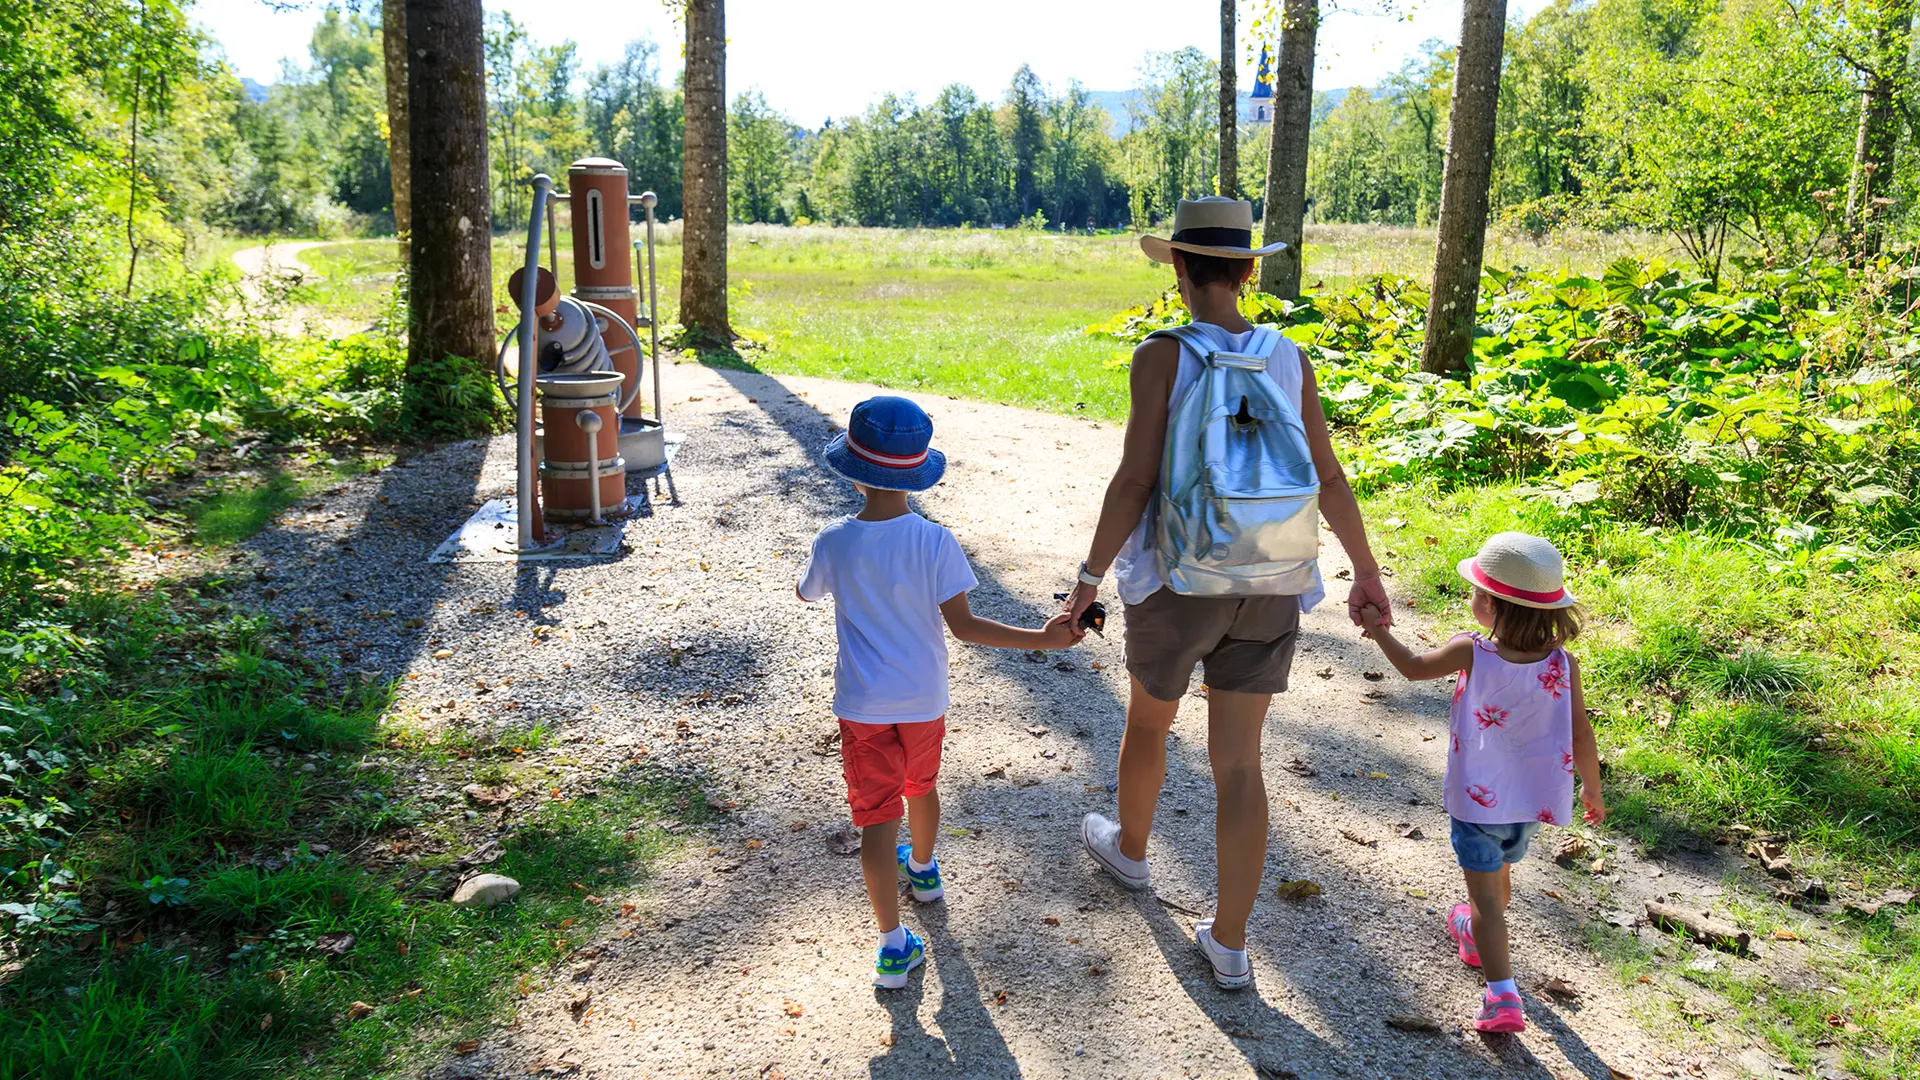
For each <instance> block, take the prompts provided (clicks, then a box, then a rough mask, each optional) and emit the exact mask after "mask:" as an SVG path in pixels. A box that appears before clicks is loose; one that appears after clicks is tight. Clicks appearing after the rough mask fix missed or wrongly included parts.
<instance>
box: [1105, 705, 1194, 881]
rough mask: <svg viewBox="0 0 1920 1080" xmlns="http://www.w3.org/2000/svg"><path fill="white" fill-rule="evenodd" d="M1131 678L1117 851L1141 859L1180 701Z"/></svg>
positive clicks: (1164, 775) (1163, 778)
mask: <svg viewBox="0 0 1920 1080" xmlns="http://www.w3.org/2000/svg"><path fill="white" fill-rule="evenodd" d="M1132 682H1133V695H1132V696H1131V697H1130V698H1129V699H1128V701H1127V731H1126V734H1124V735H1122V736H1121V737H1120V775H1119V778H1118V779H1119V793H1118V794H1119V807H1120V854H1122V855H1125V856H1126V857H1127V858H1129V859H1144V858H1146V857H1147V834H1148V833H1150V832H1152V831H1153V812H1154V808H1155V807H1157V806H1158V805H1159V803H1160V787H1161V785H1162V784H1165V783H1166V780H1167V732H1168V731H1171V730H1172V729H1173V718H1174V715H1175V714H1176V713H1178V712H1179V711H1180V702H1179V701H1177V700H1175V701H1161V700H1160V699H1159V698H1157V697H1154V696H1153V695H1152V694H1149V693H1147V688H1146V687H1144V686H1142V685H1140V680H1139V679H1134V680H1132Z"/></svg>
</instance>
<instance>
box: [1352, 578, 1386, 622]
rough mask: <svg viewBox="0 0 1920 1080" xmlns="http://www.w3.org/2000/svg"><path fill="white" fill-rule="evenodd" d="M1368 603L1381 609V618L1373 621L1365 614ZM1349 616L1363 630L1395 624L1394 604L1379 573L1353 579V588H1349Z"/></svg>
mask: <svg viewBox="0 0 1920 1080" xmlns="http://www.w3.org/2000/svg"><path fill="white" fill-rule="evenodd" d="M1368 605H1371V606H1373V607H1375V608H1378V609H1379V613H1378V614H1379V618H1377V619H1374V620H1373V621H1371V622H1369V621H1368V617H1367V616H1366V615H1365V614H1363V612H1364V611H1365V609H1366V608H1367V607H1368ZM1347 617H1348V618H1350V619H1352V620H1353V625H1355V626H1358V627H1360V628H1361V629H1363V630H1367V629H1372V628H1373V627H1375V626H1392V625H1393V604H1392V602H1391V601H1389V600H1388V599H1387V587H1386V586H1385V585H1383V584H1381V582H1380V575H1379V574H1370V575H1368V576H1366V577H1357V578H1354V579H1353V588H1351V589H1348V590H1347Z"/></svg>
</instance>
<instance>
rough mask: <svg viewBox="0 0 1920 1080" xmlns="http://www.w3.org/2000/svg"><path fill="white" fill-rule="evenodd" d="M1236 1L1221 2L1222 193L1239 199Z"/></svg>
mask: <svg viewBox="0 0 1920 1080" xmlns="http://www.w3.org/2000/svg"><path fill="white" fill-rule="evenodd" d="M1233 5H1234V0H1220V194H1222V195H1224V196H1226V197H1227V198H1229V199H1237V198H1239V197H1240V194H1239V192H1240V144H1239V135H1240V67H1239V64H1237V63H1236V62H1235V57H1234V54H1233V22H1234V10H1233Z"/></svg>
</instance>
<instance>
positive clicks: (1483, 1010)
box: [1473, 993, 1527, 1035]
mask: <svg viewBox="0 0 1920 1080" xmlns="http://www.w3.org/2000/svg"><path fill="white" fill-rule="evenodd" d="M1473 1026H1474V1029H1475V1030H1477V1031H1498V1032H1504V1033H1506V1034H1509V1035H1512V1034H1517V1033H1519V1032H1522V1031H1525V1030H1527V1010H1526V1007H1525V1006H1524V1005H1522V1004H1521V1003H1520V995H1518V994H1498V995H1496V994H1492V993H1489V994H1488V995H1487V996H1486V998H1485V999H1483V1000H1482V1001H1481V1002H1480V1015H1478V1016H1476V1017H1474V1018H1473Z"/></svg>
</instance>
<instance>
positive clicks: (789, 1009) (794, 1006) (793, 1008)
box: [780, 1001, 807, 1016]
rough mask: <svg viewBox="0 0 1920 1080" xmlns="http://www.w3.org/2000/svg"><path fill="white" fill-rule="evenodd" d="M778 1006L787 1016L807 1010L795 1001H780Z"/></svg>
mask: <svg viewBox="0 0 1920 1080" xmlns="http://www.w3.org/2000/svg"><path fill="white" fill-rule="evenodd" d="M780 1008H781V1009H782V1010H784V1011H785V1012H786V1014H787V1015H788V1016H799V1015H801V1014H802V1013H804V1012H806V1011H807V1007H806V1006H805V1005H802V1004H800V1003H799V1002H797V1001H784V1002H781V1003H780Z"/></svg>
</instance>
